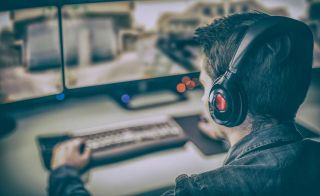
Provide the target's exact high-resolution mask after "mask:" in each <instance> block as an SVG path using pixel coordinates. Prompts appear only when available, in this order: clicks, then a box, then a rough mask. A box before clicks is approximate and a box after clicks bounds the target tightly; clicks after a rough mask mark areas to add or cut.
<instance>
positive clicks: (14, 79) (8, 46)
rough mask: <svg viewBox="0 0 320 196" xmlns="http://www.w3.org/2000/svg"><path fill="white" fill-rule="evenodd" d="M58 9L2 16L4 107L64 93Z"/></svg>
mask: <svg viewBox="0 0 320 196" xmlns="http://www.w3.org/2000/svg"><path fill="white" fill-rule="evenodd" d="M59 46H60V45H59V33H58V20H57V9H56V8H55V7H43V8H33V9H23V10H13V11H4V12H0V103H9V102H15V101H20V100H25V99H32V98H37V97H43V96H48V95H53V94H58V93H59V92H61V91H62V90H63V89H62V80H61V57H60V47H59Z"/></svg>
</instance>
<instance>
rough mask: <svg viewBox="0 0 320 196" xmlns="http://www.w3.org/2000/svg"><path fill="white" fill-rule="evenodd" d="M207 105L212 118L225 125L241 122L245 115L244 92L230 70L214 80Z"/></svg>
mask: <svg viewBox="0 0 320 196" xmlns="http://www.w3.org/2000/svg"><path fill="white" fill-rule="evenodd" d="M231 76H232V77H231ZM208 105H209V111H210V115H211V117H212V119H213V120H214V121H215V122H216V123H218V124H220V125H224V126H227V127H234V126H237V125H239V124H241V123H242V122H243V121H244V119H245V117H246V116H247V110H248V106H247V105H248V104H247V99H246V94H245V93H244V91H243V89H242V86H241V84H240V81H239V80H238V79H237V77H236V76H235V75H233V74H232V73H231V72H226V73H225V74H224V75H222V76H221V77H220V78H218V79H217V80H215V81H214V83H213V87H212V88H211V91H210V94H209V103H208Z"/></svg>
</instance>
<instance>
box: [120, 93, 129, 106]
mask: <svg viewBox="0 0 320 196" xmlns="http://www.w3.org/2000/svg"><path fill="white" fill-rule="evenodd" d="M121 101H122V102H123V103H125V104H128V103H129V102H130V96H129V95H128V94H124V95H122V96H121Z"/></svg>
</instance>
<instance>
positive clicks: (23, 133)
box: [0, 91, 319, 195]
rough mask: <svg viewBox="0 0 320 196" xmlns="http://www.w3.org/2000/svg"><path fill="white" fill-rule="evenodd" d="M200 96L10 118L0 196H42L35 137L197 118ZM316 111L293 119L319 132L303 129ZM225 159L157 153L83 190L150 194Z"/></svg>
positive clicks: (38, 110)
mask: <svg viewBox="0 0 320 196" xmlns="http://www.w3.org/2000/svg"><path fill="white" fill-rule="evenodd" d="M313 93H314V92H313ZM201 96H202V92H201V91H194V92H192V93H189V94H188V97H189V100H188V101H185V102H179V103H176V104H173V105H166V106H161V107H156V108H149V109H144V110H137V111H127V110H124V109H122V108H120V107H119V106H118V105H117V104H116V103H115V102H113V100H111V99H109V98H108V97H107V96H105V95H101V96H95V97H88V98H81V99H70V100H67V101H65V102H62V103H60V104H58V105H47V106H39V107H35V109H32V110H29V111H23V112H15V113H13V114H12V115H13V116H14V117H15V118H16V119H17V123H18V124H17V129H16V131H15V132H14V133H13V134H12V135H10V136H9V137H6V138H3V139H1V140H0V154H1V162H0V172H1V175H0V195H45V194H46V187H47V177H48V173H47V172H46V171H45V170H44V169H43V167H42V165H41V160H40V154H39V151H38V149H37V144H36V141H35V138H36V136H38V135H43V134H59V133H64V132H68V131H72V130H78V129H83V128H87V127H94V126H99V125H103V124H108V123H113V122H120V121H123V120H132V119H140V118H144V117H150V116H157V115H173V116H184V115H190V114H196V113H200V112H201V110H202V104H201V102H200V98H201ZM311 96H312V92H311ZM318 106H319V105H318ZM318 106H317V107H315V106H314V105H313V103H307V104H305V106H304V107H305V109H306V110H303V111H302V112H300V113H299V114H298V115H297V119H298V122H302V124H304V125H309V127H315V128H318V127H317V126H318V125H319V124H317V123H316V124H315V125H312V123H311V124H310V123H308V122H309V121H308V119H313V118H316V117H318V116H313V114H314V111H315V112H316V113H319V107H318ZM314 122H318V121H317V120H315V121H314ZM318 130H319V129H318ZM224 157H225V154H218V155H212V156H204V155H203V154H202V153H201V152H200V151H199V150H198V148H197V147H195V146H194V145H193V144H192V143H190V142H189V143H187V144H186V145H185V147H184V148H177V149H171V150H167V151H162V152H156V153H152V154H147V155H145V156H141V157H137V158H134V159H130V160H126V161H123V162H119V163H115V164H110V165H105V166H101V167H98V168H94V169H92V170H91V171H90V172H89V181H88V184H87V187H88V189H89V190H90V191H91V192H92V193H93V194H94V195H105V194H106V193H107V194H108V195H124V194H133V193H140V192H143V191H149V190H154V189H158V188H161V187H164V186H169V185H172V184H174V180H175V178H176V177H177V176H178V175H179V174H182V173H186V174H194V173H201V172H204V171H208V170H212V169H215V168H217V167H219V166H221V164H222V162H223V159H224ZM124 187H125V188H124Z"/></svg>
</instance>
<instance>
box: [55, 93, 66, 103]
mask: <svg viewBox="0 0 320 196" xmlns="http://www.w3.org/2000/svg"><path fill="white" fill-rule="evenodd" d="M64 98H65V95H64V93H60V94H58V95H57V96H56V99H57V100H59V101H62V100H64Z"/></svg>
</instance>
